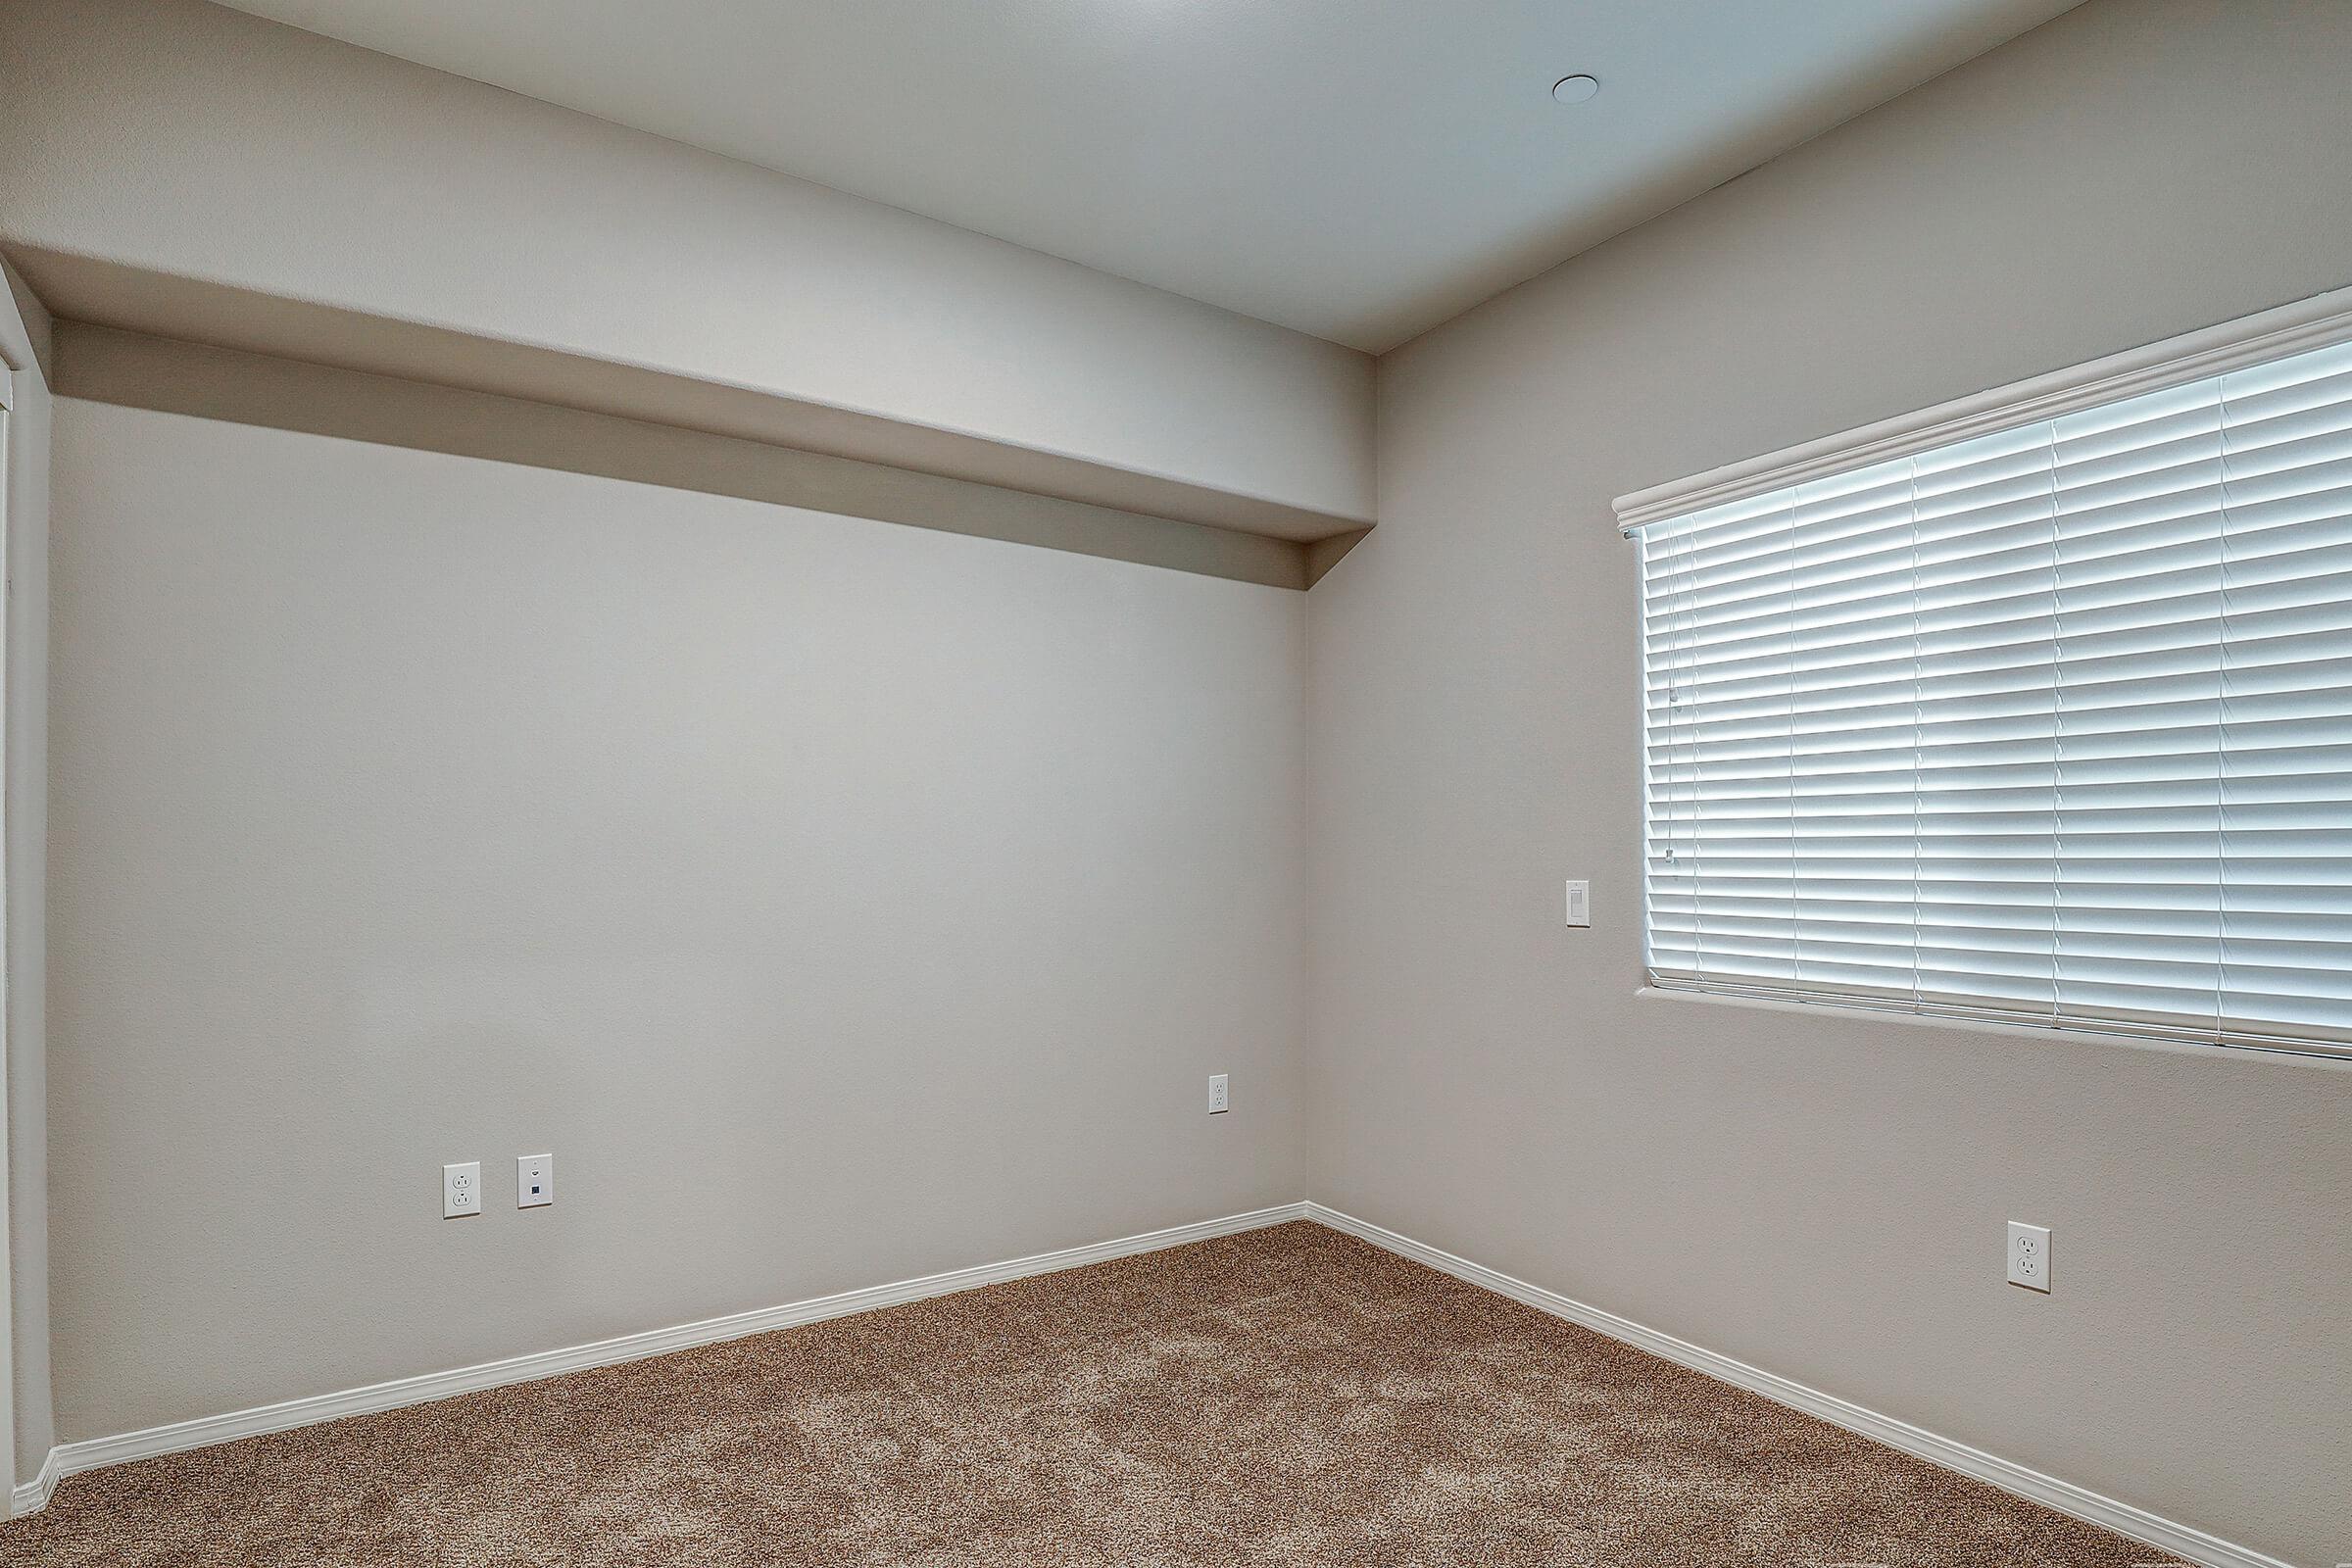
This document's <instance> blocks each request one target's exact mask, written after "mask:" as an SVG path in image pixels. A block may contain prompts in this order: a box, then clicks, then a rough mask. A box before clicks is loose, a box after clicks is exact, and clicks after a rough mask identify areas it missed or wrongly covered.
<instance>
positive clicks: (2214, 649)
mask: <svg viewBox="0 0 2352 1568" xmlns="http://www.w3.org/2000/svg"><path fill="white" fill-rule="evenodd" d="M1641 544H1642V607H1643V625H1644V639H1643V668H1644V714H1645V724H1646V734H1645V740H1646V746H1645V753H1644V765H1645V770H1646V771H1645V777H1646V786H1647V787H1646V799H1647V822H1648V835H1647V846H1646V850H1647V867H1648V878H1647V881H1648V915H1649V922H1648V924H1649V930H1648V943H1649V964H1650V969H1651V972H1652V974H1653V975H1654V976H1655V977H1657V978H1658V979H1659V980H1661V981H1664V982H1666V983H1670V984H1691V985H1703V986H1713V987H1723V988H1730V989H1740V990H1753V991H1760V992H1765V993H1769V994H1786V995H1792V996H1798V997H1807V996H1812V997H1824V998H1834V999H1840V1000H1848V1001H1855V1002H1864V1003H1871V1004H1876V1005H1897V1006H1906V1007H1912V1008H1918V1009H1921V1010H1932V1011H1955V1012H1970V1013H1985V1014H1989V1015H1993V1016H2001V1017H2012V1018H2025V1019H2033V1020H2037V1021H2072V1022H2082V1023H2089V1024H2095V1025H2100V1026H2104V1027H2120V1028H2127V1029H2137V1030H2145V1031H2151V1032H2159V1033H2167V1034H2185V1035H2191V1036H2195V1037H2198V1038H2213V1039H2232V1040H2238V1039H2242V1040H2248V1041H2254V1042H2259V1043H2269V1042H2278V1041H2285V1042H2318V1043H2335V1042H2352V962H2348V961H2347V960H2352V346H2345V347H2337V348H2329V349H2325V350H2320V351H2317V352H2313V353H2306V354H2301V355H2297V356H2294V357H2292V358H2288V359H2283V360H2280V361H2278V362H2275V363H2273V364H2270V365H2265V366H2260V367H2257V368H2252V369H2245V370H2238V371H2234V372H2232V373H2230V374H2229V375H2227V376H2218V377H2213V378H2209V379H2206V380H2203V381H2198V382H2194V383H2190V384H2188V385H2184V386H2180V387H2175V388H2170V389H2167V390H2163V391H2159V392H2153V393H2149V394H2145V395H2142V396H2138V397H2134V398H2131V399H2129V400H2125V401H2120V402H2116V403H2112V404H2109V405H2105V406H2102V407H2098V408H2094V409H2090V410H2086V411H2083V412H2081V413H2075V414H2069V415H2066V416H2063V417H2058V418H2054V419H2049V420H2044V421H2042V422H2039V423H2036V424H2033V425H2029V426H2024V427H2021V428H2018V429H2014V430H2007V431H2000V432H1997V433H1995V434H1991V435H1986V436H1982V437H1978V438H1975V439H1972V440H1969V441H1966V442H1962V443H1957V444H1953V445H1950V446H1946V447H1942V448H1938V449H1935V450H1932V451H1927V452H1922V453H1919V454H1918V455H1916V456H1911V457H1905V458H1902V459H1899V460H1896V461H1894V462H1890V463H1881V464H1876V465H1873V466H1867V467H1861V468H1857V469H1855V470H1854V471H1851V472H1848V473H1844V474H1839V475H1837V476H1834V477H1831V478H1827V479H1820V480H1814V481H1810V482H1807V483H1805V484H1801V485H1797V486H1794V487H1791V488H1789V489H1784V490H1779V491H1775V492H1771V493H1768V494H1765V495H1760V496H1754V497H1750V498H1747V499H1744V500H1740V501H1738V502H1734V503H1731V504H1728V505H1724V506H1720V507H1715V508H1710V509H1708V510H1705V511H1701V512H1696V513H1692V514H1690V515H1684V516H1681V517H1671V518H1668V519H1665V520H1663V521H1660V522H1656V523H1651V524H1649V525H1647V526H1646V527H1644V528H1643V529H1642V532H1641Z"/></svg>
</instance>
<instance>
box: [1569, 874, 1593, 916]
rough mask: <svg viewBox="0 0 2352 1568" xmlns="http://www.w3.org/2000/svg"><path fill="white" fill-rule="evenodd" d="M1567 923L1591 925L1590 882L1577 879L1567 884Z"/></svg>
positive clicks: (1591, 902)
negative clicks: (1577, 880)
mask: <svg viewBox="0 0 2352 1568" xmlns="http://www.w3.org/2000/svg"><path fill="white" fill-rule="evenodd" d="M1568 923H1569V924H1570V925H1591V924H1592V923H1593V884H1592V883H1590V882H1582V881H1579V882H1571V883H1569V884H1568Z"/></svg>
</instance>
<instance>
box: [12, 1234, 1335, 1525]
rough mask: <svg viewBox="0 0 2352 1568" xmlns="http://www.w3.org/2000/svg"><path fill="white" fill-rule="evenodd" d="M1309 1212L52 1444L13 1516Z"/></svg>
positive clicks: (1123, 1242) (1044, 1255)
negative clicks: (459, 1401)
mask: <svg viewBox="0 0 2352 1568" xmlns="http://www.w3.org/2000/svg"><path fill="white" fill-rule="evenodd" d="M1305 1217H1306V1205H1305V1204H1304V1203H1283V1204H1280V1205H1278V1206H1276V1207H1273V1208H1261V1209H1257V1210H1255V1211H1253V1212H1251V1213H1248V1214H1228V1215H1227V1216H1225V1217H1224V1218H1223V1219H1209V1220H1201V1221H1199V1222H1197V1223H1195V1224H1191V1225H1177V1226H1172V1227H1170V1228H1169V1229H1167V1230H1164V1231H1151V1232H1148V1233H1146V1234H1144V1235H1141V1236H1122V1237H1120V1238H1119V1239H1118V1240H1116V1241H1109V1242H1096V1243H1094V1244H1092V1245H1091V1246H1087V1247H1069V1248H1064V1249H1062V1250H1060V1251H1057V1252H1040V1253H1038V1254H1037V1255H1036V1256H1034V1257H1016V1258H1011V1259H1008V1260H1006V1261H1005V1262H1002V1263H982V1264H979V1265H978V1266H976V1267H973V1268H959V1269H954V1270H951V1271H950V1272H948V1273H945V1274H929V1275H925V1276H924V1277H923V1278H921V1279H914V1280H901V1281H900V1282H899V1283H898V1284H896V1285H876V1286H871V1287H868V1288H867V1289H865V1290H861V1291H844V1292H842V1293H841V1294H839V1295H837V1296H820V1297H817V1298H815V1299H811V1300H807V1301H793V1302H789V1303H787V1304H785V1305H783V1306H769V1307H761V1308H760V1309H759V1310H757V1311H752V1312H737V1313H734V1314H732V1315H730V1316H727V1317H714V1318H707V1319H705V1320H704V1321H702V1322H700V1323H685V1324H680V1325H679V1326H678V1327H676V1328H667V1329H654V1330H651V1331H650V1332H647V1333H644V1334H628V1335H623V1336H622V1337H620V1338H619V1339H615V1340H600V1341H598V1342H597V1343H596V1344H594V1345H575V1346H573V1347H571V1348H568V1349H563V1350H542V1351H539V1352H537V1353H536V1354H532V1355H517V1356H514V1357H512V1358H510V1359H508V1360H504V1361H485V1362H483V1363H482V1364H480V1365H479V1366H468V1367H460V1368H458V1369H457V1370H456V1371H453V1372H430V1373H426V1374H425V1375H423V1376H421V1377H413V1378H400V1379H397V1380H395V1381H393V1382H390V1383H378V1384H374V1385H372V1386H371V1387H368V1388H364V1389H347V1390H345V1391H344V1392H342V1393H340V1394H320V1395H314V1396H312V1397H309V1398H303V1399H288V1400H286V1401H285V1402H284V1403H282V1404H266V1405H262V1406H259V1407H257V1408H255V1409H251V1410H237V1411H234V1412H232V1413H230V1414H228V1415H213V1416H204V1417H201V1418H199V1419H197V1420H194V1421H180V1422H175V1423H173V1424H172V1425H170V1426H161V1427H149V1428H148V1429H147V1430H145V1431H143V1432H126V1433H124V1434H123V1435H122V1436H120V1437H113V1438H93V1439H90V1440H88V1441H86V1442H82V1443H68V1444H64V1445H61V1446H58V1447H55V1448H52V1449H50V1450H49V1458H48V1461H47V1462H46V1463H45V1464H43V1465H42V1466H41V1473H40V1476H39V1478H38V1479H36V1480H33V1481H28V1482H26V1483H25V1485H24V1486H21V1487H19V1488H17V1489H16V1492H15V1494H14V1495H12V1496H11V1497H10V1499H9V1500H10V1513H11V1515H12V1516H22V1515H25V1514H28V1513H31V1512H33V1511H34V1510H35V1509H38V1508H40V1507H43V1506H44V1505H46V1504H47V1503H48V1501H49V1495H50V1494H51V1493H52V1492H53V1491H55V1490H56V1487H57V1483H58V1482H59V1481H61V1480H63V1479H64V1478H65V1477H67V1476H73V1475H79V1474H81V1473H82V1472H83V1471H85V1470H103V1469H105V1468H106V1467H108V1466H109V1465H118V1464H128V1463H129V1462H130V1461H132V1460H133V1459H152V1458H154V1457H156V1456H157V1455H159V1454H166V1453H180V1452H183V1451H185V1450H187V1449H189V1448H203V1447H210V1446H212V1445H214V1444H216V1443H233V1442H235V1441H236V1440H237V1439H239V1438H251V1437H258V1436H260V1435H261V1434H263V1433H265V1432H285V1431H289V1430H291V1429H292V1428H295V1427H307V1426H315V1425H317V1424H318V1423H319V1422H321V1421H338V1420H341V1419H342V1418H343V1417H345V1416H354V1415H368V1414H371V1413H373V1412H375V1411H378V1410H396V1409H399V1408H400V1407H401V1406H403V1405H410V1404H425V1403H429V1402H430V1401H432V1400H434V1399H446V1398H449V1397H452V1396H454V1395H460V1394H472V1393H475V1392H477V1391H479V1390H482V1389H496V1388H503V1387H505V1386H506V1385H508V1384H511V1383H532V1382H536V1381H537V1380H539V1379H541V1378H551V1377H555V1376H558V1375H559V1374H562V1373H564V1372H579V1371H583V1370H585V1369H587V1368H589V1367H599V1366H616V1365H618V1364H620V1363H621V1362H624V1361H641V1360H643V1359H645V1358H646V1357H647V1356H652V1355H667V1354H668V1353H670V1352H671V1351H673V1350H688V1349H692V1348H695V1347H697V1346H703V1345H716V1344H718V1343H719V1342H720V1341H722V1340H739V1339H742V1338H744V1337H746V1336H747V1335H753V1334H765V1333H768V1332H769V1331H771V1330H774V1329H788V1328H795V1327H798V1326H799V1325H801V1324H804V1323H817V1322H822V1321H823V1320H824V1319H826V1318H833V1317H848V1316H849V1315H850V1314H852V1313H854V1312H870V1311H873V1310H874V1309H875V1308H877V1307H884V1306H897V1305H900V1304H901V1303H903V1302H907V1301H919V1300H922V1299H926V1298H928V1297H933V1296H951V1295H954V1294H955V1293H956V1292H957V1291H968V1290H973V1289H975V1288H977V1287H979V1286H982V1285H999V1284H1002V1283H1004V1282H1005V1281H1006V1280H1017V1279H1026V1278H1028V1277H1030V1276H1031V1275H1036V1274H1054V1273H1058V1272H1060V1271H1061V1270H1063V1269H1071V1268H1083V1267H1085V1266H1086V1265H1087V1264H1089V1263H1107V1262H1109V1261H1110V1260H1111V1259H1112V1258H1116V1257H1132V1256H1134V1255H1135V1254H1137V1253H1139V1252H1156V1251H1160V1250H1164V1249H1166V1248H1170V1247H1182V1246H1184V1245H1185V1244H1187V1243H1188V1242H1205V1241H1207V1240H1209V1239H1210V1238H1212V1237H1217V1236H1232V1235H1235V1234H1236V1233H1238V1232H1241V1231H1251V1230H1257V1229H1259V1228H1261V1227H1263V1226H1267V1225H1280V1224H1282V1223H1283V1222H1284V1221H1286V1220H1294V1219H1303V1218H1305Z"/></svg>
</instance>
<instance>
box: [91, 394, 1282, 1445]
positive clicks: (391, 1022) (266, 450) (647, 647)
mask: <svg viewBox="0 0 2352 1568" xmlns="http://www.w3.org/2000/svg"><path fill="white" fill-rule="evenodd" d="M57 414H58V421H57V442H56V451H55V459H56V478H57V490H58V497H57V511H56V523H55V550H56V558H55V583H56V627H55V629H56V636H55V657H56V665H55V692H56V707H55V728H54V733H53V747H54V769H53V777H54V779H55V782H56V794H55V805H56V810H55V815H54V842H53V862H52V876H51V883H50V886H51V892H52V899H53V911H54V925H53V933H54V947H53V953H52V959H53V961H52V969H51V972H52V980H53V990H52V997H51V1006H52V1032H53V1037H54V1044H53V1048H52V1054H51V1079H50V1118H51V1125H52V1129H53V1133H54V1138H53V1142H52V1146H51V1147H52V1172H53V1179H54V1190H53V1194H52V1212H53V1214H54V1217H55V1222H56V1227H57V1234H58V1235H59V1237H60V1238H61V1239H70V1245H62V1246H60V1248H59V1249H58V1254H57V1260H56V1261H57V1269H56V1278H55V1288H54V1302H55V1314H56V1324H55V1343H56V1358H57V1376H58V1391H59V1412H58V1414H59V1425H60V1428H61V1432H62V1435H63V1437H64V1438H65V1439H67V1440H69V1441H71V1440H73V1439H78V1438H88V1437H93V1436H99V1435H104V1434H110V1433H118V1432H123V1431H128V1430H132V1429H136V1428H139V1427H143V1426H147V1425H150V1424H154V1423H158V1422H164V1421H171V1420H174V1419H178V1418H182V1417H188V1416H197V1415H206V1414H214V1413H218V1412H221V1411H226V1410H231V1409H236V1408H239V1407H243V1406H247V1405H252V1404H255V1403H260V1402H267V1401H273V1400H278V1399H284V1398H287V1397H295V1396H299V1395H305V1394H313V1393H319V1392H325V1391H330V1390H337V1389H343V1388H349V1387H354V1386H357V1385H362V1384H367V1383H371V1382H375V1381H380V1380H383V1379H386V1378H390V1377H395V1376H399V1375H402V1374H407V1373H416V1372H423V1371H429V1370H436V1369H441V1368H447V1367H454V1366H460V1365H465V1364H467V1363H471V1362H475V1361H480V1360H485V1359H490V1358H495V1357H500V1356H506V1355H513V1354H516V1353H520V1352H524V1351H529V1350H538V1349H546V1348H554V1347H558V1346H564V1345H573V1344H579V1343H583V1342H586V1341H591V1340H596V1339H599V1338H603V1337H607V1336H611V1335H614V1334H619V1333H624V1332H629V1331H633V1330H640V1329H648V1328H655V1327H660V1326H664V1325H668V1324H673V1323H680V1322H686V1321H690V1320H695V1319H699V1318H704V1317H709V1316H712V1315H715V1314H719V1313H724V1312H730V1311H735V1310H740V1309H746V1308H752V1307H757V1306H761V1305H767V1304H772V1303H778V1302H784V1301H791V1300H797V1299H805V1298H808V1297H812V1296H818V1295H823V1294H827V1293H830V1292H833V1291H838V1290H843V1289H848V1288H852V1287H857V1286H866V1285H874V1284H878V1283H882V1282H885V1281H890V1280H896V1279H904V1278H907V1277H910V1276H915V1275H920V1274H927V1273H931V1272H935V1271H938V1270H942V1269H947V1268H952V1267H957V1266H961V1265H965V1264H972V1263H980V1262H989V1261H995V1260H998V1259H1002V1258H1007V1257H1015V1256H1020V1255H1024V1254H1026V1253H1031V1252H1036V1251H1041V1250H1049V1249H1053V1248H1058V1247H1064V1246H1070V1245H1075V1244H1079V1243H1084V1242H1091V1241H1098V1240H1103V1239H1106V1238H1110V1237H1115V1236H1121V1235H1127V1234H1132V1233H1135V1232H1140V1231H1146V1230H1152V1229H1155V1228H1158V1227H1160V1226H1164V1225H1169V1224H1175V1223H1179V1222H1185V1221H1191V1220H1197V1219H1201V1218H1205V1217H1209V1216H1213V1215H1219V1214H1226V1213H1232V1212H1236V1211H1240V1210H1246V1209H1250V1208H1256V1207H1260V1206H1263V1205H1265V1204H1269V1203H1274V1202H1287V1201H1295V1200H1297V1199H1298V1198H1299V1196H1300V1193H1301V1191H1302V1188H1303V1185H1304V1170H1303V1156H1302V1154H1301V1152H1300V1144H1301V1138H1300V1126H1301V1111H1300V1103H1299V1083H1298V1073H1299V1062H1300V1060H1301V1057H1302V1050H1301V1038H1302V1034H1303V1029H1304V1020H1303V970H1304V959H1303V953H1302V946H1301V944H1302V935H1301V933H1302V930H1303V923H1304V920H1303V901H1304V894H1305V880H1304V865H1303V853H1304V842H1305V831H1304V826H1303V822H1302V820H1301V811H1302V808H1303V792H1304V781H1305V770H1304V736H1305V721H1304V713H1303V703H1304V680H1305V669H1304V652H1305V643H1304V639H1305V601H1304V599H1303V598H1302V597H1301V596H1300V595H1299V594H1298V593H1296V592H1286V591H1283V590H1279V589H1272V588H1260V587H1251V586H1248V585H1244V584H1239V583H1233V582H1226V581H1220V580H1216V579H1211V578H1205V577H1198V576H1192V575H1188V574H1184V573H1179V572H1173V571H1164V570H1158V569H1154V568H1151V567H1145V566H1136V565H1131V564H1124V563H1118V562H1110V561H1103V560H1097V559H1093V558H1088V557H1081V556H1074V555H1067V554H1063V553H1060V552H1054V551H1046V550H1036V549H1028V548H1024V547H1021V546H1016V545H1008V544H1003V543H998V542H995V541H990V540H976V539H967V538H961V537H956V536H954V535H951V534H946V533H934V532H929V531H926V530H920V529H911V528H900V527H893V526H891V525H888V524H881V523H869V522H860V521H856V520H851V519H846V518H840V517H833V516H826V515H817V514H810V513H801V512H793V511H790V510H787V509H782V508H776V507H769V506H762V505H759V504H755V503H751V502H743V501H735V500H730V499H727V498H722V497H714V496H708V495H698V494H690V493H685V492H680V491H675V490H667V489H660V488H655V487H651V486H642V485H634V484H628V483H623V482H619V481H614V480H608V479H600V478H591V477H586V476H582V475H576V474H565V473H556V472H550V471H545V470H539V469H532V468H525V467H518V466H506V465H500V464H493V463H486V462H479V461H475V460H470V459H464V458H456V457H449V456H444V455H440V454H435V453H423V452H412V451H403V450H396V449H391V448H384V447H374V446H366V445H361V444H358V443H352V442H345V441H339V440H331V439H325V438H320V437H316V436H307V435H297V434H290V433H285V432H281V431H274V430H267V429H261V428H256V427H250V426H243V425H233V424H224V423H215V422H209V421H205V420H199V419H194V418H188V417H180V416H175V415H166V414H155V413H146V412H139V411H131V410H125V409H120V408H114V407H109V406H104V405H97V404H89V403H82V402H79V401H76V400H73V399H71V398H66V399H60V400H59V401H58V409H57ZM1220 1071H1222V1072H1228V1073H1230V1074H1231V1075H1232V1081H1233V1095H1234V1109H1233V1110H1232V1111H1231V1112H1230V1113H1229V1114H1226V1115H1223V1116H1218V1117H1214V1118H1211V1117H1209V1116H1207V1115H1206V1114H1205V1113H1204V1108H1203V1097H1204V1087H1205V1080H1206V1077H1207V1075H1208V1074H1209V1073H1211V1072H1220ZM546 1150H553V1151H554V1152H555V1154H556V1159H557V1192H558V1201H557V1203H556V1205H555V1206H554V1207H552V1208H542V1209H534V1210H528V1211H523V1212H519V1213H518V1212H517V1211H516V1209H515V1199H514V1192H513V1182H514V1175H513V1172H514V1163H513V1160H514V1156H515V1155H516V1154H522V1153H536V1152H541V1151H546ZM465 1159H480V1160H481V1161H482V1162H483V1172H484V1177H485V1187H486V1194H487V1199H488V1202H487V1206H486V1210H485V1212H484V1213H483V1214H482V1215H481V1216H479V1217H474V1218H467V1219H462V1220H456V1221H444V1220H443V1219H442V1218H441V1217H440V1170H439V1167H440V1165H441V1163H442V1162H443V1161H445V1160H465Z"/></svg>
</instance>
